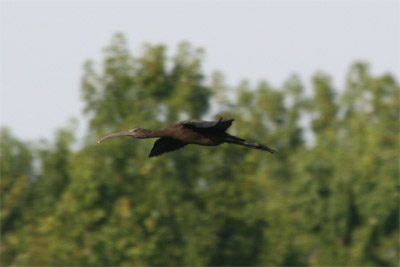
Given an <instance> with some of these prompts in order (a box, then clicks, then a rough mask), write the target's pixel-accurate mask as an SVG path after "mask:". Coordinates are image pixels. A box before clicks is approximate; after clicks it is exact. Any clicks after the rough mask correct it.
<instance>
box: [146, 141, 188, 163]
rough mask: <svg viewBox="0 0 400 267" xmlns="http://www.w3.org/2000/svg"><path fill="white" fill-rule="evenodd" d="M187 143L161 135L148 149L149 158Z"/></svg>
mask: <svg viewBox="0 0 400 267" xmlns="http://www.w3.org/2000/svg"><path fill="white" fill-rule="evenodd" d="M186 145H187V144H186V143H184V142H182V141H179V140H176V139H173V138H169V137H161V138H160V139H158V140H157V141H156V142H155V143H154V146H153V148H152V149H151V151H150V154H149V158H151V157H157V156H159V155H161V154H163V153H166V152H170V151H174V150H177V149H180V148H182V147H184V146H186Z"/></svg>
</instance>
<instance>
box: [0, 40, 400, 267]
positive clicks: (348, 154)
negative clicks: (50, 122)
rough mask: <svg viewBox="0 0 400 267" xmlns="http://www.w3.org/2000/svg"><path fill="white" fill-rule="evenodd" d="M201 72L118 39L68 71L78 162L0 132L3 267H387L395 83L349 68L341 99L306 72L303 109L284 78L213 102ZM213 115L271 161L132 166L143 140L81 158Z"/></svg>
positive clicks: (217, 150)
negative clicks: (81, 128) (72, 73)
mask: <svg viewBox="0 0 400 267" xmlns="http://www.w3.org/2000/svg"><path fill="white" fill-rule="evenodd" d="M202 60H203V51H202V50H201V49H197V48H194V47H192V46H191V45H190V44H189V43H182V44H180V45H179V46H178V49H177V51H176V53H175V55H172V56H168V53H167V49H166V47H165V46H163V45H150V44H146V45H144V47H143V49H142V53H141V54H140V55H139V56H132V55H131V53H130V52H129V49H128V45H127V42H126V40H125V38H124V36H123V35H121V34H118V35H116V36H114V38H113V39H112V41H111V44H110V45H109V46H108V47H107V48H106V49H105V50H104V61H103V63H102V66H100V67H99V66H98V65H97V64H95V63H93V62H87V63H86V64H85V66H84V75H83V78H82V96H83V99H84V101H85V109H84V113H85V114H86V115H87V116H88V117H89V118H90V122H89V123H90V124H89V131H88V135H87V137H86V141H85V145H83V146H82V147H81V148H80V149H79V150H77V151H74V150H72V149H71V146H72V144H73V141H74V134H73V130H72V129H69V128H66V129H61V130H59V131H58V132H57V135H56V140H55V142H54V144H48V143H42V144H35V145H28V144H25V143H23V142H20V141H18V140H17V139H16V138H14V137H13V136H12V135H11V133H10V131H9V130H7V129H2V131H1V155H0V156H1V158H0V160H1V176H2V177H1V178H2V179H1V202H2V203H1V224H2V225H1V229H2V240H1V243H2V246H1V255H2V263H3V264H4V265H15V266H23V265H29V266H32V265H42V266H43V265H45V266H58V265H69V266H77V265H81V266H122V265H129V266H137V265H140V266H148V265H174V266H176V265H190V266H192V265H212V266H220V265H225V266H235V265H236V266H237V265H242V266H243V265H264V266H265V265H277V266H307V265H309V266H323V265H325V266H326V265H347V266H355V265H371V266H382V265H395V264H398V262H399V242H398V238H399V205H398V203H399V182H398V177H399V169H398V151H399V139H398V129H399V111H400V110H399V92H400V91H399V85H398V84H397V82H396V81H395V79H394V78H393V77H392V76H391V75H388V74H386V75H383V76H379V77H374V76H372V75H371V74H370V73H369V68H368V65H367V64H365V63H356V64H354V65H353V66H351V68H350V70H349V72H348V80H347V85H346V88H344V90H342V93H340V94H339V92H337V91H335V90H334V89H333V87H332V85H331V79H330V77H329V76H328V75H326V74H324V73H317V74H316V75H314V77H313V79H312V86H313V94H312V95H311V96H307V95H306V94H305V93H304V86H303V85H302V82H301V80H300V79H299V77H297V76H291V77H289V79H288V80H287V81H286V82H285V83H284V84H283V86H282V87H281V88H272V87H271V86H270V85H269V84H268V83H267V82H265V81H262V82H260V83H258V84H257V85H255V86H252V85H251V83H249V82H248V81H243V82H242V83H241V84H239V85H238V86H237V87H236V88H229V87H228V86H227V85H226V84H225V78H224V76H223V74H222V73H219V72H216V73H214V74H213V75H212V77H211V78H210V79H206V77H205V75H204V74H203V72H202V70H201V62H202ZM207 80H209V84H207V82H206V81H207ZM210 107H211V108H210ZM220 115H223V116H224V117H227V118H228V117H234V118H235V119H236V120H235V123H234V124H233V125H232V127H231V128H230V129H229V131H230V132H231V133H233V134H236V135H238V136H241V137H245V138H246V139H249V140H256V141H258V142H263V143H266V144H268V145H270V146H271V147H273V148H274V149H276V150H278V152H279V153H278V154H277V155H275V156H271V155H270V154H268V153H265V152H262V151H256V150H250V149H247V148H243V147H238V146H234V145H222V146H219V147H198V146H188V147H186V148H184V149H182V150H179V151H176V152H173V153H169V154H167V155H164V156H162V157H159V158H152V159H148V158H147V156H146V155H147V154H148V152H149V150H150V148H151V146H152V143H153V142H154V140H140V141H139V140H131V139H128V138H115V139H110V140H107V142H104V143H102V144H101V145H98V144H97V143H96V141H97V139H98V138H99V137H100V136H102V135H104V134H108V133H110V132H113V131H119V130H125V129H130V128H133V127H144V128H153V129H155V128H160V127H163V126H165V125H168V124H169V123H172V122H174V121H177V120H180V119H184V118H193V119H201V118H205V117H210V116H214V118H217V117H218V116H220ZM310 119H311V120H312V121H311V126H310V127H305V126H303V125H305V123H304V121H307V120H310ZM307 133H308V134H307ZM310 139H312V140H314V141H315V142H310ZM310 144H312V145H310Z"/></svg>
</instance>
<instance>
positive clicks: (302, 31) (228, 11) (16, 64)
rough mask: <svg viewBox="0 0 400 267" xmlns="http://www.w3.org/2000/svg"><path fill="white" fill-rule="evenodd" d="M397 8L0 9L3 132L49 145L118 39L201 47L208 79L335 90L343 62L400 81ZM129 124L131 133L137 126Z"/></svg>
mask: <svg viewBox="0 0 400 267" xmlns="http://www.w3.org/2000/svg"><path fill="white" fill-rule="evenodd" d="M399 14H400V12H399V1H384V0H378V1H323V0H321V1H215V0H213V1H101V2H100V1H62V2H61V1H16V0H12V1H11V0H8V1H4V0H3V1H1V14H0V15H1V21H0V22H1V23H0V24H1V35H0V43H1V56H0V64H1V72H0V88H1V95H0V99H1V102H0V105H1V117H0V118H1V121H0V124H1V126H7V127H9V128H11V130H12V131H13V133H14V134H15V135H16V136H17V137H19V138H22V139H24V140H37V139H39V138H47V139H48V138H50V139H52V138H53V135H54V132H55V129H56V128H58V127H63V126H65V125H67V121H68V119H69V118H71V117H76V118H78V119H79V122H80V123H79V129H80V132H82V129H84V128H85V126H84V125H83V124H84V121H82V120H81V119H82V115H81V110H82V106H83V105H82V101H81V99H80V78H81V76H82V73H83V72H82V64H83V62H84V61H85V60H87V59H93V60H95V61H97V62H99V61H101V59H102V48H103V47H104V46H106V45H108V43H109V41H110V39H111V36H112V35H113V34H114V33H116V32H122V33H123V34H125V36H126V38H127V40H128V42H129V45H130V48H131V51H132V53H133V54H138V53H139V52H140V47H141V45H142V44H143V43H144V42H150V43H163V44H166V45H167V46H168V48H169V49H170V51H174V50H175V48H176V46H177V44H178V43H179V42H181V41H183V40H187V41H189V42H191V43H192V44H193V45H195V46H199V47H202V48H204V49H205V51H206V58H205V61H204V65H203V69H204V71H205V73H206V74H210V73H212V72H213V71H214V70H220V71H222V72H223V73H224V74H225V75H226V77H227V80H228V83H229V84H230V85H232V86H234V85H236V84H237V83H238V82H239V81H240V80H241V79H242V78H246V79H249V80H250V81H251V82H253V83H256V82H257V81H258V80H260V79H264V80H267V81H268V82H270V83H271V84H272V85H274V86H280V85H281V84H282V82H283V81H284V80H285V79H286V78H287V77H288V76H289V75H290V74H292V73H298V74H299V75H300V77H301V79H302V80H303V81H305V82H307V81H309V79H310V77H311V75H312V74H313V73H315V72H316V71H317V70H323V71H324V72H326V73H328V74H330V75H332V77H333V81H334V85H335V87H337V88H340V87H343V81H344V75H345V73H346V71H347V70H348V67H349V65H350V64H351V63H353V62H355V61H357V60H362V61H367V62H369V63H370V64H371V70H372V72H373V73H374V74H377V75H379V74H383V73H385V72H390V73H392V74H394V75H395V76H396V78H397V79H398V78H399V70H400V64H399V60H400V58H399V57H400V56H399V47H400V43H399V39H400V38H399V35H400V18H399V16H400V15H399ZM136 126H137V125H136Z"/></svg>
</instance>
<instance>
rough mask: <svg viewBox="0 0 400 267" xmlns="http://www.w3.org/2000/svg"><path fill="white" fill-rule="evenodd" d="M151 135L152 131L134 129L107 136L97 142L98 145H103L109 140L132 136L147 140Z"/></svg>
mask: <svg viewBox="0 0 400 267" xmlns="http://www.w3.org/2000/svg"><path fill="white" fill-rule="evenodd" d="M149 133H150V130H147V129H143V128H133V129H131V130H127V131H122V132H117V133H112V134H109V135H106V136H104V137H102V138H101V139H100V140H99V141H97V143H101V142H103V141H104V140H106V139H108V138H111V137H117V136H131V137H135V138H147V137H149Z"/></svg>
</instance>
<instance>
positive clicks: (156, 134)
mask: <svg viewBox="0 0 400 267" xmlns="http://www.w3.org/2000/svg"><path fill="white" fill-rule="evenodd" d="M163 136H164V134H163V132H162V131H161V130H148V129H147V130H146V135H145V136H143V137H142V138H157V137H163Z"/></svg>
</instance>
